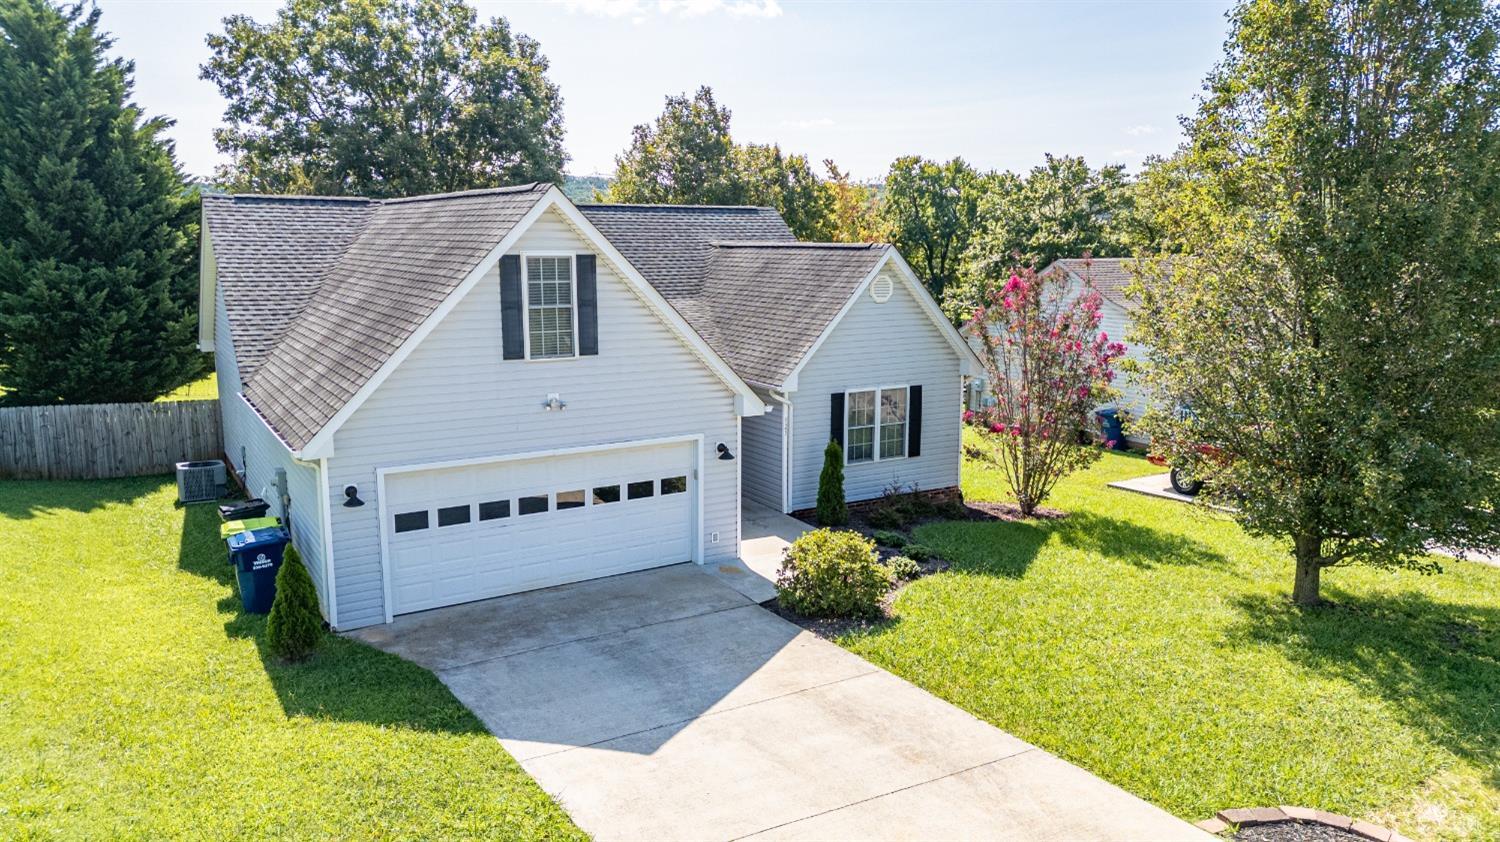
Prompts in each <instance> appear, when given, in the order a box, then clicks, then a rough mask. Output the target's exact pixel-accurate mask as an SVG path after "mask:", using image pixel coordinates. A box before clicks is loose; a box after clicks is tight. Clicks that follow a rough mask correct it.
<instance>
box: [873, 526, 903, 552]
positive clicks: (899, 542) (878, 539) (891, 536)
mask: <svg viewBox="0 0 1500 842" xmlns="http://www.w3.org/2000/svg"><path fill="white" fill-rule="evenodd" d="M870 537H872V538H874V539H875V543H877V544H879V545H880V546H882V547H895V548H896V549H898V550H899V549H901V548H902V547H904V546H906V545H907V544H909V543H911V539H910V538H908V537H906V536H905V535H903V534H901V533H900V532H896V531H894V530H891V529H877V530H875V534H874V535H872V536H870Z"/></svg>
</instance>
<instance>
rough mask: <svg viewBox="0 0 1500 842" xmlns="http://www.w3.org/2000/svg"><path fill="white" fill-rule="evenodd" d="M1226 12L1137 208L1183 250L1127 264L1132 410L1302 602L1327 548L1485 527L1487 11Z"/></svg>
mask: <svg viewBox="0 0 1500 842" xmlns="http://www.w3.org/2000/svg"><path fill="white" fill-rule="evenodd" d="M1231 22H1232V30H1231V34H1230V38H1229V41H1228V44H1227V46H1226V55H1225V58H1224V61H1223V63H1222V64H1221V65H1220V66H1219V67H1218V68H1217V69H1216V70H1215V71H1214V72H1213V73H1212V74H1211V75H1210V77H1209V80H1208V84H1207V86H1206V94H1205V97H1204V99H1203V101H1202V104H1201V105H1200V107H1199V110H1198V113H1197V115H1196V118H1195V119H1194V120H1193V121H1192V122H1191V123H1190V125H1189V140H1188V143H1187V145H1186V147H1185V148H1184V150H1183V151H1182V152H1181V154H1180V155H1179V157H1178V159H1177V160H1176V161H1174V162H1172V166H1173V176H1172V179H1171V182H1172V184H1173V185H1175V187H1174V189H1173V191H1172V193H1171V196H1172V199H1171V201H1168V202H1164V203H1161V204H1160V207H1159V209H1158V210H1159V214H1160V218H1161V220H1162V221H1163V224H1162V225H1161V226H1160V228H1161V230H1163V231H1165V232H1166V235H1167V240H1168V242H1167V243H1165V245H1166V246H1167V247H1168V248H1170V249H1173V250H1176V251H1179V252H1182V253H1185V254H1188V255H1191V257H1189V258H1187V259H1184V260H1179V261H1177V262H1175V263H1174V264H1173V271H1172V273H1171V274H1170V276H1167V275H1166V274H1165V273H1161V272H1156V271H1147V272H1145V273H1143V275H1142V278H1141V280H1140V282H1139V287H1140V301H1141V307H1140V311H1139V312H1138V314H1137V315H1136V318H1135V324H1136V325H1137V329H1138V334H1139V337H1138V338H1139V339H1140V341H1141V342H1142V343H1143V344H1144V345H1146V346H1147V347H1148V348H1149V349H1150V352H1151V353H1150V360H1149V366H1148V372H1147V378H1148V382H1149V383H1150V384H1151V387H1152V388H1153V390H1154V391H1155V393H1156V395H1157V409H1156V410H1155V411H1153V412H1151V413H1148V415H1147V417H1146V418H1145V419H1143V423H1142V426H1143V427H1144V428H1145V429H1146V430H1147V431H1149V432H1150V433H1151V434H1152V436H1153V446H1154V447H1155V448H1156V449H1158V450H1161V451H1164V452H1166V453H1168V454H1169V455H1171V456H1172V457H1173V458H1174V459H1176V460H1178V461H1179V462H1182V463H1184V464H1186V465H1190V466H1191V467H1192V469H1193V470H1194V471H1195V472H1197V473H1198V475H1199V476H1200V477H1201V478H1203V479H1205V480H1206V481H1207V485H1206V488H1205V492H1206V494H1207V495H1209V499H1214V498H1218V499H1220V500H1222V501H1224V502H1228V503H1230V504H1232V506H1233V507H1234V511H1235V517H1236V518H1237V519H1238V520H1239V521H1240V522H1241V523H1242V524H1243V525H1244V526H1245V528H1246V529H1247V530H1248V531H1249V532H1251V533H1254V534H1259V535H1268V536H1274V537H1277V538H1280V539H1283V540H1284V541H1285V542H1286V544H1287V545H1288V547H1289V548H1290V549H1291V553H1292V555H1293V557H1294V558H1295V563H1296V574H1295V579H1294V583H1293V588H1292V596H1293V600H1294V601H1295V602H1296V603H1298V604H1301V605H1311V604H1315V603H1317V602H1319V601H1320V599H1321V594H1320V578H1321V572H1322V571H1323V570H1324V569H1326V568H1329V567H1332V566H1336V565H1343V564H1350V563H1355V562H1363V563H1368V564H1373V565H1378V566H1388V567H1398V566H1400V567H1415V568H1418V569H1422V570H1431V569H1435V568H1436V564H1435V562H1433V561H1432V560H1431V557H1430V556H1428V555H1426V550H1427V548H1428V547H1430V546H1431V545H1433V544H1441V545H1446V546H1448V547H1451V548H1453V549H1457V550H1476V551H1486V550H1494V549H1496V548H1497V545H1500V520H1497V517H1496V509H1495V507H1496V505H1497V504H1500V282H1497V278H1500V72H1497V35H1500V33H1497V29H1500V27H1497V23H1500V21H1497V12H1496V10H1495V8H1494V7H1493V6H1491V5H1489V4H1486V3H1484V2H1482V0H1367V1H1366V2H1355V0H1314V2H1304V0H1296V2H1290V1H1289V0H1254V2H1244V3H1242V4H1241V5H1239V6H1238V7H1237V8H1236V9H1235V10H1234V12H1233V13H1232V15H1231ZM1180 406H1186V407H1188V408H1190V410H1191V411H1190V412H1187V413H1177V412H1173V411H1172V410H1173V409H1174V408H1175V407H1180ZM1203 445H1209V446H1211V449H1210V450H1207V451H1205V449H1204V448H1203V447H1202V446H1203Z"/></svg>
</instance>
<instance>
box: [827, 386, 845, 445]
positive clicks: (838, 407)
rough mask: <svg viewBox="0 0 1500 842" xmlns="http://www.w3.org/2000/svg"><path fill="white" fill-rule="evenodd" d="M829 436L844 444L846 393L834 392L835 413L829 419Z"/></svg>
mask: <svg viewBox="0 0 1500 842" xmlns="http://www.w3.org/2000/svg"><path fill="white" fill-rule="evenodd" d="M828 438H830V439H832V440H833V441H836V442H838V443H839V447H843V446H844V393H843V392H834V393H833V414H832V415H831V416H830V418H829V419H828Z"/></svg>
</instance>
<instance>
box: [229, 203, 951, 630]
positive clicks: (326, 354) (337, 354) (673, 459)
mask: <svg viewBox="0 0 1500 842" xmlns="http://www.w3.org/2000/svg"><path fill="white" fill-rule="evenodd" d="M203 232H204V235H203V260H202V267H203V269H202V280H201V287H200V295H201V302H202V303H201V306H202V315H203V318H202V321H201V335H200V347H202V348H203V349H204V350H212V351H214V353H215V360H216V365H217V368H218V372H219V383H220V395H221V397H220V402H221V404H222V409H223V415H224V440H225V451H226V455H227V456H228V458H229V460H230V462H231V463H232V465H233V467H234V470H235V471H236V472H237V473H238V474H239V475H240V476H241V477H242V478H243V479H244V481H245V484H246V486H247V487H248V488H249V489H250V491H251V492H252V493H255V494H258V495H260V496H263V497H265V498H267V499H269V500H273V501H274V500H275V499H276V498H278V497H280V496H281V494H280V493H279V491H278V489H279V488H280V487H281V484H282V483H283V479H282V478H283V477H284V487H285V492H286V493H285V500H284V501H283V502H284V504H283V506H280V507H278V510H279V511H280V512H281V513H283V514H284V515H285V516H286V518H287V520H288V521H289V526H290V529H291V533H292V537H293V541H294V542H295V543H296V545H297V547H298V549H299V550H300V551H301V553H302V556H303V558H304V560H305V562H306V564H307V567H308V570H309V572H310V573H311V574H312V576H313V580H314V581H315V582H316V583H317V586H318V592H319V596H320V600H321V603H322V607H323V612H324V615H325V617H326V618H327V619H328V621H329V623H330V624H331V625H333V626H334V627H335V628H339V629H352V628H357V627H360V626H366V625H371V624H375V623H381V622H388V621H389V620H390V619H391V618H392V617H393V616H395V615H397V614H405V613H410V612H413V611H421V610H425V609H428V608H436V607H439V606H442V605H449V604H454V603H459V602H465V601H470V600H476V599H484V598H487V597H492V596H499V595H502V594H507V593H514V592H518V591H523V590H529V589H533V588H541V587H548V586H551V585H557V584H563V583H566V582H572V581H579V580H582V579H588V578H594V577H599V576H608V575H613V574H617V573H623V572H628V571H633V570H640V569H644V568H647V567H654V566H658V565H664V564H673V563H677V562H683V561H694V562H697V563H700V564H702V563H713V562H719V561H728V560H731V559H734V558H735V557H737V555H738V553H739V538H740V536H739V524H740V508H741V484H742V481H743V485H744V488H745V493H746V495H747V496H750V497H752V498H753V499H757V500H761V501H763V502H766V503H768V504H770V505H773V506H775V507H777V508H779V509H781V510H783V511H790V510H794V509H799V508H804V507H808V506H811V505H812V504H813V500H814V498H815V495H816V485H817V474H818V471H819V470H820V468H821V466H822V450H823V447H824V446H825V445H826V444H827V441H828V438H829V437H830V436H833V437H836V438H840V439H842V440H843V441H844V442H845V443H846V447H847V450H848V452H849V464H848V466H847V467H846V469H845V471H846V491H847V493H848V496H849V498H850V499H851V500H858V499H865V498H869V497H873V496H877V495H879V494H880V493H881V491H882V490H883V489H884V488H886V487H887V486H907V487H920V488H922V489H929V490H936V489H942V488H948V487H953V486H956V485H957V484H958V480H959V463H960V451H959V441H958V432H959V411H958V409H959V407H958V403H959V395H960V393H961V389H962V379H963V377H964V376H966V375H973V374H976V373H977V372H978V361H977V360H976V359H974V357H973V356H972V354H970V353H969V351H968V348H967V346H966V345H964V344H963V342H962V341H961V340H960V339H959V337H958V335H957V333H956V331H954V329H953V328H952V326H951V325H950V324H949V323H948V322H947V321H946V319H944V318H943V317H942V314H941V313H940V312H939V311H938V309H937V306H936V305H935V304H934V303H933V301H932V299H931V297H930V296H928V295H927V293H926V292H925V291H924V290H923V289H922V286H921V284H920V283H917V281H916V278H915V276H914V275H913V274H912V273H911V270H910V268H909V267H907V266H906V264H905V262H904V261H903V260H902V259H901V257H900V256H899V255H898V254H896V252H895V250H894V249H892V248H890V247H888V246H841V245H827V244H803V243H798V242H796V241H795V239H794V238H793V237H792V235H791V232H790V231H789V230H788V229H787V227H786V224H785V223H784V222H783V221H782V220H781V218H780V217H779V216H777V215H776V213H775V212H774V211H771V210H767V209H764V208H720V207H670V206H611V205H585V206H581V207H580V206H576V205H574V204H573V203H572V202H570V201H569V200H568V199H567V198H566V197H565V196H564V195H563V194H562V192H561V191H560V190H558V189H557V188H555V187H551V186H549V185H527V186H522V187H515V188H505V189H498V190H481V191H472V192H467V193H457V194H449V195H442V196H422V197H414V198H410V199H394V200H384V201H379V200H366V199H350V198H320V197H294V196H213V195H209V196H205V197H204V199H203ZM210 308H212V311H213V312H212V314H211V315H210V313H209V309H210ZM742 475H743V480H742Z"/></svg>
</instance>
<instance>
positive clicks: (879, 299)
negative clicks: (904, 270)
mask: <svg viewBox="0 0 1500 842" xmlns="http://www.w3.org/2000/svg"><path fill="white" fill-rule="evenodd" d="M892 291H893V285H892V284H891V279H890V278H888V277H886V276H885V275H881V276H880V277H878V278H876V279H875V282H874V283H872V284H870V297H871V298H873V299H875V302H876V303H877V304H884V303H885V302H886V300H887V299H889V298H890V297H891V292H892Z"/></svg>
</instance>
